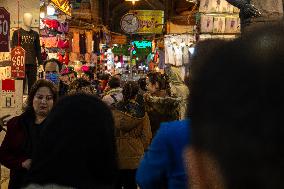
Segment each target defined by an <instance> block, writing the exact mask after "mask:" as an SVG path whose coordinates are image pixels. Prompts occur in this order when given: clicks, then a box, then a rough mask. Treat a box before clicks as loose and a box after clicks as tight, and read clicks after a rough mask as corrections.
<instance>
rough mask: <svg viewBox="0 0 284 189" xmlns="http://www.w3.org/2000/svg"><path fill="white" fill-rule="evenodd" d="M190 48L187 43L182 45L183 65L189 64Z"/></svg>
mask: <svg viewBox="0 0 284 189" xmlns="http://www.w3.org/2000/svg"><path fill="white" fill-rule="evenodd" d="M188 49H189V47H188V46H187V45H185V43H183V44H182V60H183V64H188V63H189V50H188Z"/></svg>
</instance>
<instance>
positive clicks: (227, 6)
mask: <svg viewBox="0 0 284 189" xmlns="http://www.w3.org/2000/svg"><path fill="white" fill-rule="evenodd" d="M222 1H223V2H222V12H223V13H230V14H232V13H234V6H233V5H231V4H230V3H228V2H227V1H225V0H222Z"/></svg>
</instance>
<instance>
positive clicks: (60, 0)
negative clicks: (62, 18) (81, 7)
mask: <svg viewBox="0 0 284 189" xmlns="http://www.w3.org/2000/svg"><path fill="white" fill-rule="evenodd" d="M51 2H52V3H53V4H54V5H55V6H56V7H57V8H59V9H60V10H61V11H62V12H64V13H65V14H67V15H69V16H71V6H70V3H69V0H51Z"/></svg>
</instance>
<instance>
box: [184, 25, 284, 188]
mask: <svg viewBox="0 0 284 189" xmlns="http://www.w3.org/2000/svg"><path fill="white" fill-rule="evenodd" d="M283 33H284V26H283V24H282V23H281V24H275V25H270V24H267V26H266V27H263V28H261V29H259V30H255V31H254V32H253V33H251V34H247V35H244V36H243V37H242V38H240V39H237V40H236V41H233V42H228V43H227V44H225V45H223V46H222V47H221V48H220V47H219V48H217V49H215V50H214V52H213V53H212V54H211V55H210V58H206V59H199V60H204V61H205V62H199V61H197V62H193V68H194V65H197V67H198V68H196V69H195V68H194V69H193V71H192V72H193V73H192V83H191V90H190V91H191V94H190V113H191V121H192V123H191V127H192V138H191V143H192V146H193V148H195V149H197V150H200V151H204V152H206V153H208V154H209V155H210V156H211V157H212V158H213V159H214V160H216V161H217V163H218V164H219V166H220V171H221V174H222V177H223V178H224V180H225V181H224V184H225V188H227V189H240V188H257V189H268V188H284V182H283V169H284V153H283V147H284V137H283V136H284V129H283V123H284V116H283V112H284V106H283V104H284V99H283V96H284V85H283V83H282V82H283V80H284V64H283V63H284V36H283ZM203 56H204V55H203ZM198 65H201V66H198ZM195 70H197V72H195Z"/></svg>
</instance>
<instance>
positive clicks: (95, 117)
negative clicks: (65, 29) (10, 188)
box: [27, 94, 117, 189]
mask: <svg viewBox="0 0 284 189" xmlns="http://www.w3.org/2000/svg"><path fill="white" fill-rule="evenodd" d="M116 170H117V163H116V150H115V138H114V122H113V118H112V114H111V111H110V110H109V109H108V107H107V106H106V105H105V104H104V103H103V102H101V101H100V100H99V99H97V98H96V97H92V96H87V95H83V94H80V95H74V96H68V97H65V98H63V99H62V100H60V101H59V103H58V104H57V105H56V107H55V108H54V109H53V110H52V112H51V113H50V115H49V116H48V118H47V119H46V121H45V124H44V129H43V130H42V136H41V140H40V142H39V144H38V146H37V151H36V153H35V154H34V157H33V164H32V168H31V170H30V173H29V176H28V178H27V181H28V183H35V184H40V185H46V184H57V185H62V186H68V187H74V188H84V189H88V188H90V189H91V188H112V186H113V185H114V182H115V176H116Z"/></svg>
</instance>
